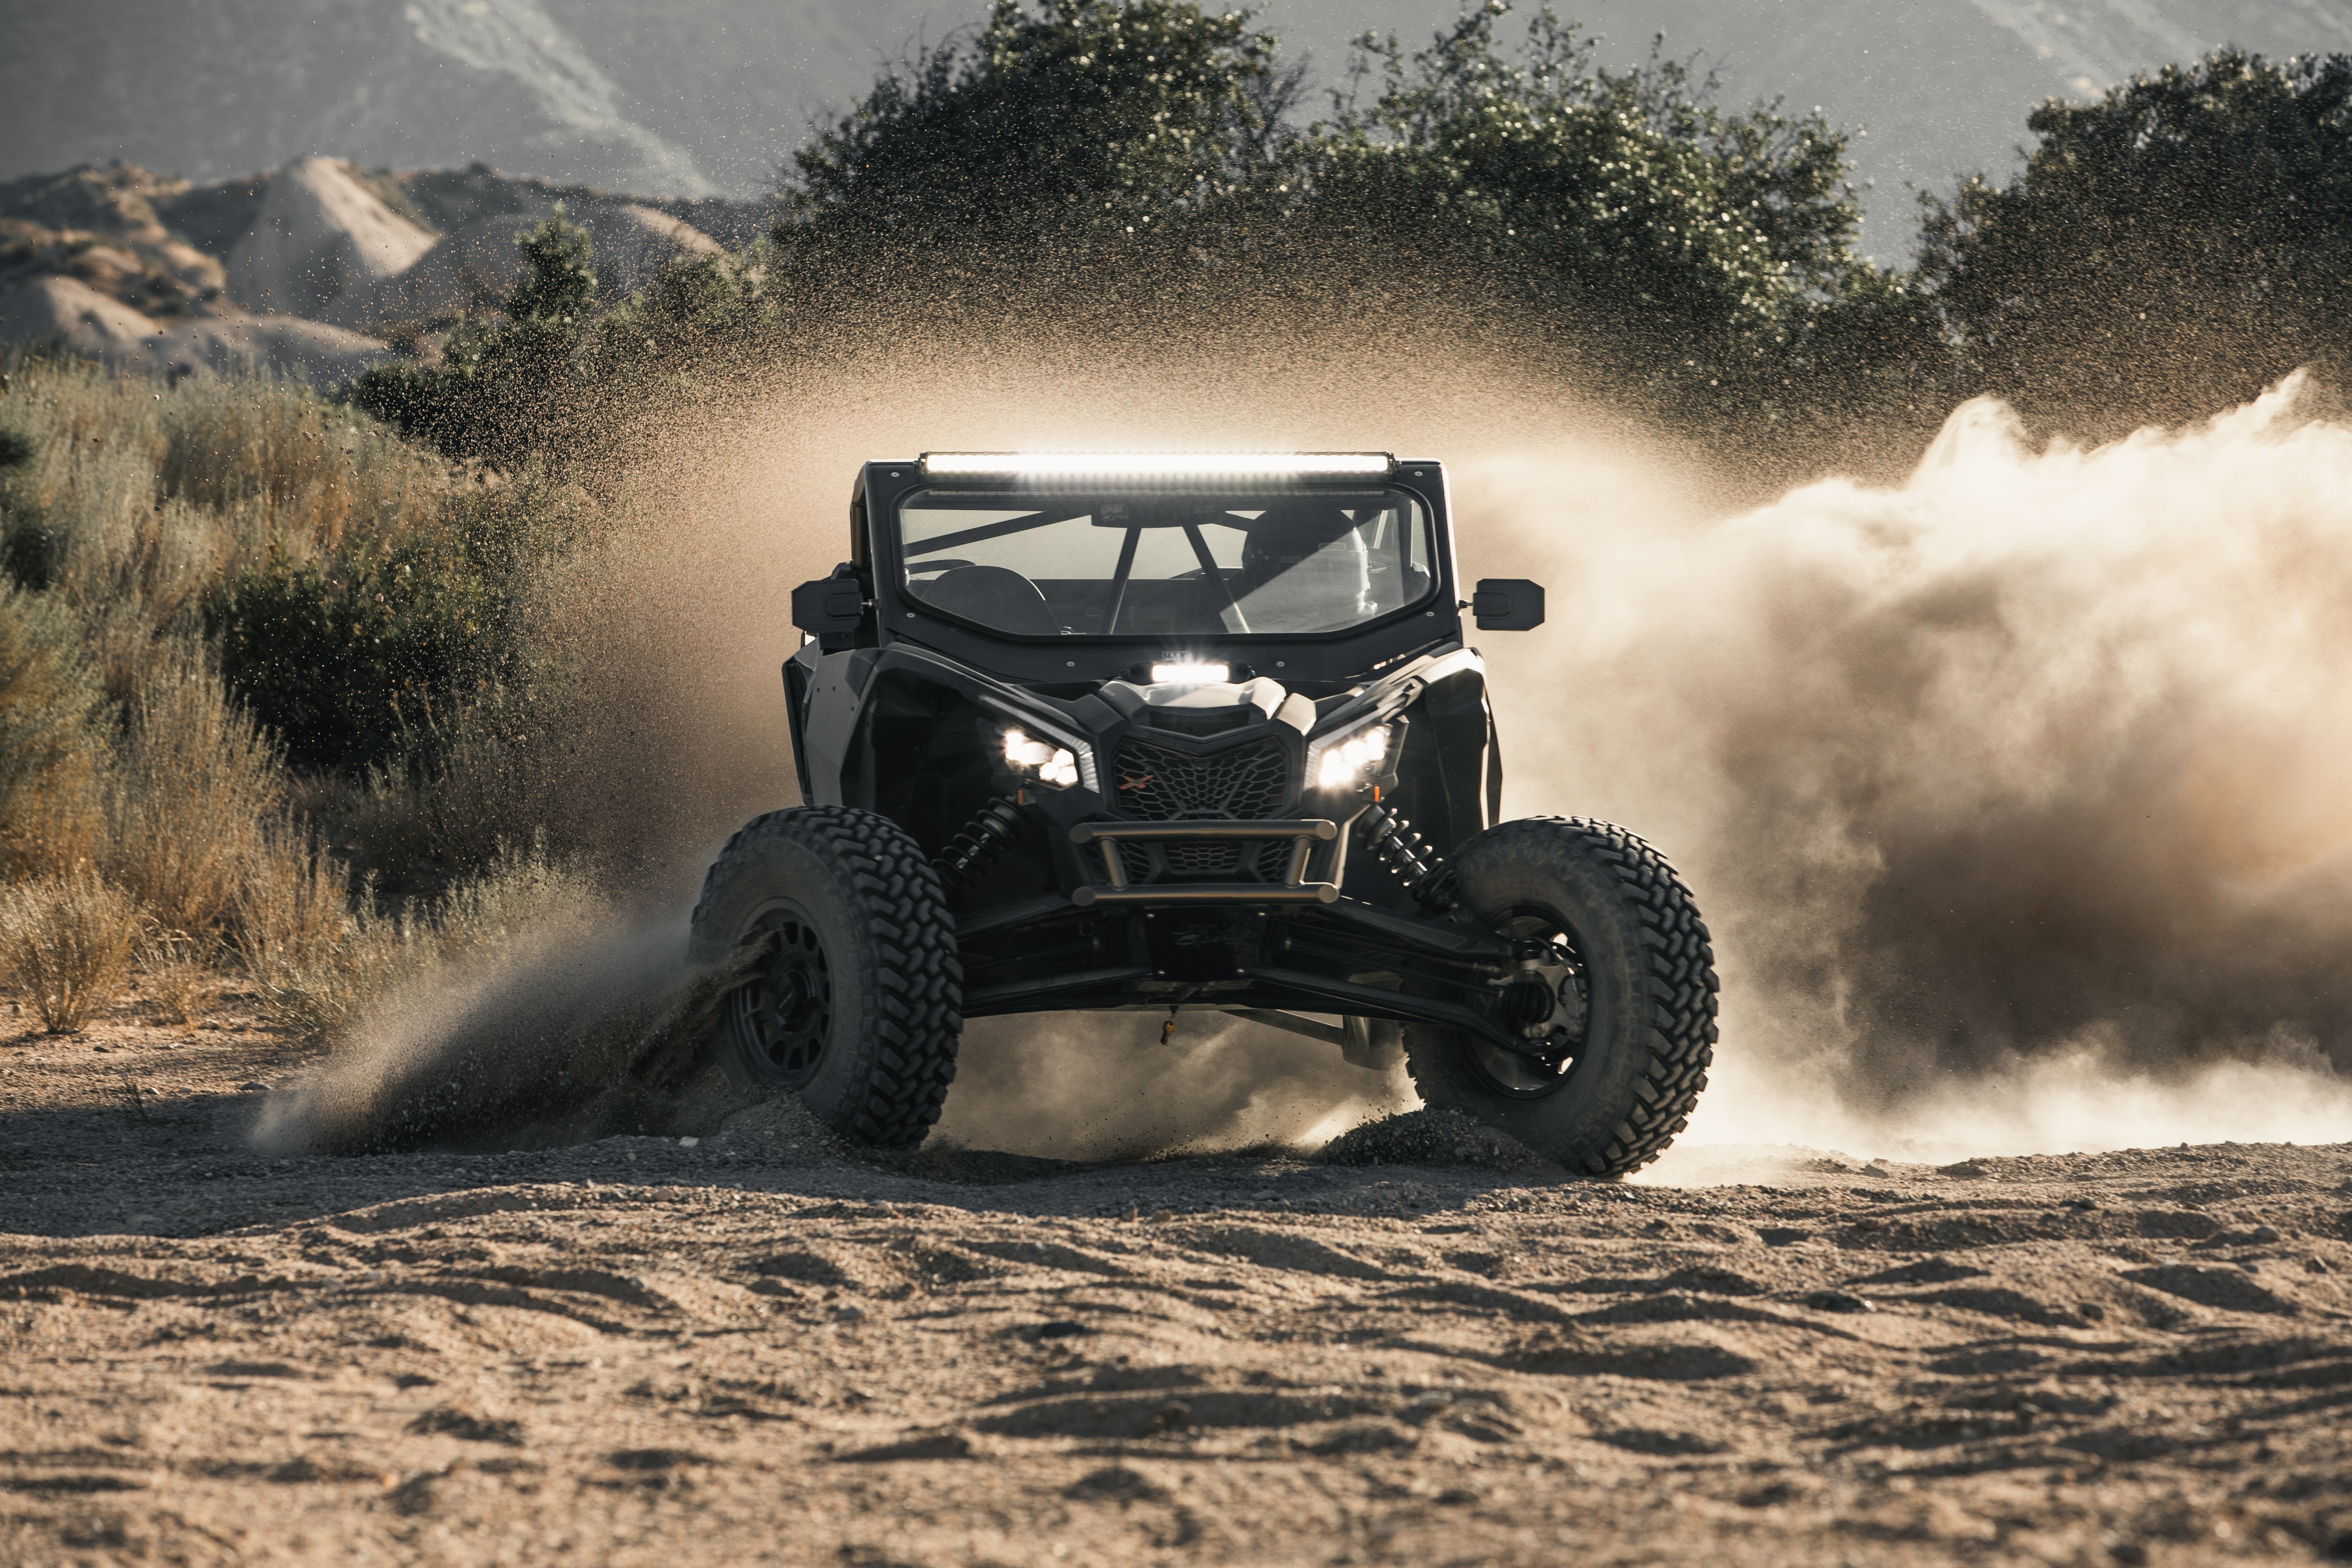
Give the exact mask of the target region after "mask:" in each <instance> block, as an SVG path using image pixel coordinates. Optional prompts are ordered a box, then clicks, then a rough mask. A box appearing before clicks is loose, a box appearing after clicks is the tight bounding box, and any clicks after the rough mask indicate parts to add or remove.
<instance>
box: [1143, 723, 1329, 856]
mask: <svg viewBox="0 0 2352 1568" xmlns="http://www.w3.org/2000/svg"><path fill="white" fill-rule="evenodd" d="M1210 711H1214V710H1210ZM1251 711H1252V712H1255V709H1253V710H1251ZM1113 760H1114V762H1115V763H1116V766H1117V769H1118V804H1119V809H1120V810H1121V811H1123V812H1125V813H1126V814H1127V815H1128V816H1131V817H1136V818H1139V819H1140V820H1141V821H1144V822H1199V821H1203V820H1216V819H1218V818H1225V819H1231V820H1244V821H1255V820H1261V819H1264V818H1265V817H1270V816H1275V815H1276V814H1277V813H1278V812H1279V811H1280V810H1281V809H1282V803H1283V802H1284V801H1285V800H1286V799H1287V798H1288V796H1289V795H1290V755H1289V753H1288V752H1286V751H1285V750H1284V749H1283V746H1282V742H1279V741H1277V740H1275V739H1273V738H1271V737H1268V738H1267V739H1265V740H1263V741H1256V742H1250V743H1248V744H1245V745H1241V746H1236V747H1234V749H1233V750H1232V751H1229V752H1219V753H1218V754H1217V755H1215V756H1212V757H1196V756H1193V755H1192V754H1191V753H1189V752H1179V751H1173V750H1171V749H1170V748H1168V747H1166V746H1156V745H1153V744H1152V743H1151V742H1149V741H1145V740H1141V739H1139V738H1137V737H1135V736H1129V738H1128V739H1126V740H1125V741H1122V742H1119V747H1118V752H1117V754H1116V756H1115V757H1114V759H1113ZM1245 856H1246V857H1247V860H1246V862H1245V861H1244V857H1245ZM1289 857H1290V846H1289V845H1288V844H1287V843H1276V844H1270V845H1267V846H1265V847H1263V848H1259V847H1257V846H1255V845H1245V844H1244V843H1243V842H1241V841H1239V840H1232V841H1227V842H1224V843H1219V842H1217V841H1216V840H1214V839H1211V840H1207V841H1205V842H1193V843H1186V844H1162V845H1158V846H1155V847H1153V848H1151V849H1147V848H1146V847H1144V846H1142V845H1140V844H1128V845H1123V846H1121V847H1120V858H1122V859H1123V860H1124V861H1125V862H1126V865H1127V874H1128V879H1129V880H1130V881H1135V882H1143V881H1149V880H1150V879H1151V878H1152V877H1153V875H1155V874H1156V869H1157V867H1159V866H1165V867H1166V868H1167V871H1168V873H1169V874H1170V875H1171V876H1180V877H1186V876H1189V877H1223V878H1232V877H1234V876H1235V875H1237V874H1240V873H1241V871H1242V869H1243V867H1244V864H1245V863H1246V864H1247V865H1250V866H1253V867H1255V868H1256V870H1257V875H1258V877H1259V878H1260V879H1261V880H1265V881H1274V882H1279V881H1281V880H1282V874H1283V871H1284V870H1285V869H1286V868H1287V867H1288V865H1289ZM1268 866H1272V867H1273V871H1272V873H1271V874H1270V875H1269V874H1268V872H1267V870H1266V868H1267V867H1268Z"/></svg>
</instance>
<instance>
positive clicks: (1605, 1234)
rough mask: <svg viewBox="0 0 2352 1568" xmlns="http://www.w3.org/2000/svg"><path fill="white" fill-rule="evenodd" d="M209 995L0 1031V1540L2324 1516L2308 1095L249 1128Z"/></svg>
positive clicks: (2324, 1422)
mask: <svg viewBox="0 0 2352 1568" xmlns="http://www.w3.org/2000/svg"><path fill="white" fill-rule="evenodd" d="M229 1022H230V1024H231V1027H229V1028H226V1029H211V1028H207V1029H196V1030H185V1029H162V1028H152V1027H143V1026H130V1025H127V1024H118V1025H115V1026H109V1027H107V1028H105V1029H103V1030H100V1032H98V1033H97V1034H96V1035H95V1036H94V1037H92V1038H89V1039H84V1040H80V1041H70V1042H65V1041H55V1040H48V1039H45V1038H42V1037H16V1038H14V1039H10V1040H7V1041H6V1042H5V1043H0V1232H5V1233H7V1234H5V1236H0V1346H5V1387H6V1395H7V1396H6V1398H5V1401H0V1562H5V1563H69V1562H89V1563H114V1562H141V1563H147V1562H155V1563H379V1562H382V1563H435V1564H442V1563H539V1562H554V1561H558V1560H562V1561H566V1562H574V1563H649V1564H659V1565H661V1568H682V1565H685V1564H701V1563H714V1564H715V1563H755V1562H778V1563H812V1564H814V1563H825V1564H835V1565H839V1564H860V1565H866V1568H879V1565H883V1564H922V1565H926V1568H928V1565H933V1564H938V1565H958V1568H961V1565H966V1564H986V1563H995V1564H1007V1565H1014V1564H1019V1565H1027V1564H1037V1565H1040V1568H1045V1565H1054V1564H1076V1563H1105V1564H1109V1563H1122V1564H1123V1563H1171V1564H1192V1563H1250V1564H1284V1563H1316V1564H1373V1563H1413V1564H1469V1563H1515V1564H1516V1563H1528V1564H1534V1563H1543V1564H1556V1563H1712V1564H1727V1565H1728V1564H1743V1563H1759V1564H1760V1563H1771V1564H1805V1565H1807V1568H1812V1565H1817V1564H1832V1563H1857V1564H1861V1563H1868V1564H1880V1563H1946V1562H1969V1563H2021V1562H2023V1563H2032V1562H2050V1563H2096V1564H2105V1563H2124V1564H2137V1563H2215V1562H2221V1561H2236V1560H2239V1559H2241V1558H2243V1559H2247V1560H2263V1561H2285V1562H2310V1561H2315V1560H2318V1561H2326V1560H2327V1559H2329V1558H2330V1557H2331V1556H2333V1557H2335V1558H2338V1559H2342V1558H2347V1557H2352V1440H2347V1436H2346V1435H2345V1434H2346V1431H2347V1424H2348V1423H2347V1413H2352V1291H2347V1289H2346V1285H2345V1281H2346V1279H2347V1275H2352V1145H2340V1144H2339V1145H2334V1146H2329V1147H2325V1148H2296V1147H2252V1146H2221V1147H2207V1148H2187V1147H2183V1148H2179V1149H2172V1150H2162V1151H2135V1152H2124V1153H2113V1154H2104V1155H2096V1156H2074V1157H2063V1158H2046V1159H2004V1160H1990V1159H1988V1160H1983V1161H1978V1162H1971V1163H1967V1164H1963V1165H1960V1166H1956V1167H1947V1168H1945V1169H1942V1170H1930V1169H1927V1168H1924V1167H1918V1166H1903V1165H1886V1164H1871V1165H1866V1166H1860V1165H1857V1164H1856V1163H1853V1162H1849V1161H1844V1160H1842V1159H1835V1158H1829V1157H1824V1156H1818V1155H1811V1154H1807V1153H1804V1152H1790V1151H1779V1152H1748V1153H1747V1154H1745V1155H1742V1156H1739V1157H1738V1158H1736V1159H1735V1158H1733V1157H1731V1156H1727V1155H1708V1154H1705V1153H1700V1154H1695V1155H1685V1156H1679V1157H1677V1158H1676V1163H1675V1164H1674V1165H1670V1166H1669V1167H1668V1169H1667V1170H1666V1171H1665V1172H1664V1176H1665V1177H1668V1178H1673V1179H1677V1180H1683V1181H1689V1182H1694V1183H1696V1182H1700V1181H1706V1180H1711V1179H1714V1178H1717V1177H1727V1178H1737V1179H1738V1180H1739V1181H1742V1182H1744V1183H1745V1184H1723V1185H1698V1184H1693V1185H1685V1186H1675V1185H1669V1184H1664V1181H1663V1180H1662V1181H1660V1182H1658V1183H1654V1184H1615V1185H1601V1184H1559V1183H1555V1182H1554V1181H1552V1180H1550V1179H1549V1178H1548V1177H1546V1176H1545V1175H1544V1174H1542V1173H1527V1172H1519V1173H1513V1172H1510V1171H1507V1170H1498V1169H1496V1168H1494V1166H1493V1163H1492V1162H1490V1161H1486V1156H1485V1155H1484V1154H1483V1153H1481V1152H1479V1151H1478V1150H1475V1149H1473V1148H1471V1147H1470V1146H1469V1145H1467V1144H1455V1143H1452V1142H1448V1139H1447V1138H1445V1137H1441V1138H1439V1139H1438V1140H1437V1141H1436V1142H1437V1144H1438V1147H1437V1148H1436V1151H1435V1155H1434V1157H1436V1158H1438V1159H1441V1160H1444V1161H1448V1162H1452V1161H1455V1160H1458V1159H1460V1158H1461V1156H1460V1155H1457V1154H1456V1153H1455V1152H1454V1150H1455V1149H1456V1148H1459V1149H1462V1150H1464V1151H1466V1152H1467V1156H1468V1158H1469V1160H1470V1161H1471V1162H1473V1163H1439V1164H1420V1165H1400V1164H1396V1163H1382V1164H1381V1165H1377V1166H1337V1165H1330V1164H1322V1163H1312V1162H1309V1161H1307V1160H1304V1159H1298V1158H1291V1157H1281V1158H1258V1157H1221V1158H1208V1159H1194V1160H1174V1161H1167V1162H1162V1163H1153V1164H1148V1165H1129V1166H1119V1167H1108V1168H1085V1167H1077V1166H1062V1165H1054V1164H1049V1163H1045V1162H1026V1161H1017V1160H1012V1159H1007V1158H1003V1157H985V1156H979V1155H971V1154H953V1153H938V1154H933V1155H929V1156H926V1157H925V1158H923V1159H919V1160H917V1161H913V1162H901V1163H898V1164H897V1165H895V1166H877V1165H875V1164H871V1163H861V1162H856V1161H851V1160H845V1159H843V1158H841V1157H839V1156H838V1155H837V1154H836V1153H835V1152H830V1151H828V1150H827V1149H825V1148H824V1146H823V1143H822V1141H821V1140H819V1139H817V1138H815V1137H814V1136H812V1135H810V1132H809V1130H808V1129H807V1127H806V1126H805V1124H803V1123H802V1122H799V1121H796V1120H794V1119H793V1117H792V1116H790V1115H787V1114H783V1113H781V1112H766V1111H755V1112H751V1113H746V1114H743V1115H740V1116H739V1117H737V1118H736V1119H735V1120H734V1121H732V1122H731V1123H730V1124H729V1125H727V1126H726V1127H724V1128H719V1129H712V1130H710V1131H709V1135H706V1136H701V1137H698V1138H697V1139H696V1140H695V1141H694V1142H691V1143H690V1144H688V1143H682V1142H680V1141H679V1140H678V1139H677V1138H653V1137H635V1138H615V1139H608V1140H605V1141H603V1142H594V1143H590V1144H586V1145H583V1146H579V1147H574V1148H570V1149H562V1150H554V1151H549V1152H530V1153H517V1154H498V1155H473V1156H455V1155H425V1154H406V1155H388V1156H375V1157H367V1158H354V1159H341V1160H328V1159H298V1160H291V1161H286V1160H269V1159H264V1158H260V1157H257V1156H256V1155H254V1154H252V1153H251V1152H248V1150H247V1145H246V1143H245V1142H244V1140H243V1133H244V1130H245V1129H246V1128H247V1127H248V1126H250V1124H251V1122H252V1119H253V1116H254V1114H255V1112H256V1110H257V1108H258V1104H259V1102H260V1100H261V1099H262V1089H263V1087H264V1086H266V1085H268V1084H270V1083H274V1082H276V1081H278V1080H279V1079H282V1078H284V1077H285V1076H286V1075H287V1074H288V1073H289V1071H290V1070H292V1068H294V1067H295V1065H296V1061H295V1058H294V1057H293V1056H292V1055H291V1054H290V1053H289V1051H288V1049H287V1048H286V1047H282V1046H279V1045H278V1044H276V1043H274V1042H272V1041H271V1040H269V1039H268V1037H265V1036H262V1035H259V1034H257V1033H253V1032H251V1031H248V1030H245V1029H241V1028H239V1027H236V1020H234V1019H231V1020H229ZM1390 1152H1391V1155H1392V1156H1393V1155H1395V1154H1397V1153H1399V1152H1401V1151H1400V1149H1399V1147H1398V1146H1397V1145H1396V1144H1394V1143H1392V1144H1391V1146H1390ZM1480 1162H1484V1163H1480Z"/></svg>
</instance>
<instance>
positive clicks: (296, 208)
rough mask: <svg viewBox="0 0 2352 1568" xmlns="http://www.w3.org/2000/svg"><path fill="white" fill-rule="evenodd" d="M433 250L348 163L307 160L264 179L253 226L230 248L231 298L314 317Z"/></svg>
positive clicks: (362, 293) (428, 237)
mask: <svg viewBox="0 0 2352 1568" xmlns="http://www.w3.org/2000/svg"><path fill="white" fill-rule="evenodd" d="M432 248H433V237H432V236H431V235H429V234H427V233H425V231H424V230H423V229H421V228H419V227H417V226H416V225H415V224H413V223H411V222H409V221H408V220H407V219H406V218H404V217H402V216H400V215H399V214H398V213H395V212H394V211H393V210H392V208H391V207H389V206H387V205H384V202H383V198H381V197H379V196H378V195H376V194H375V193H374V192H373V191H371V190H370V189H368V187H367V186H366V185H365V184H362V182H361V181H360V180H359V178H358V177H357V176H356V175H355V174H353V173H352V168H351V165H350V164H348V163H342V162H341V161H340V160H338V159H333V158H305V159H302V160H301V161H300V162H299V163H293V164H291V165H289V167H288V168H287V169H286V170H284V171H283V172H282V173H280V174H277V175H274V176H273V177H272V178H271V179H270V181H269V186H268V193H267V194H266V195H264V196H263V198H262V203H261V212H260V215H259V216H258V218H257V221H256V222H255V224H254V226H253V230H252V232H251V233H249V234H247V236H246V237H244V238H243V239H241V240H239V241H237V243H236V248H235V249H233V250H232V251H230V252H229V258H228V291H229V297H230V298H231V299H232V300H236V302H237V303H238V304H240V305H243V306H245V307H246V308H247V309H248V310H269V311H274V312H276V313H278V314H279V315H288V316H318V315H320V314H321V313H322V312H323V311H325V310H327V308H328V307H330V306H331V305H333V304H334V303H336V302H337V301H340V300H347V299H352V298H354V297H357V298H365V297H367V296H368V295H370V294H371V293H372V292H373V289H374V288H375V286H376V285H377V284H378V283H380V282H382V281H383V279H387V278H392V277H394V276H397V275H398V274H399V273H401V272H404V271H405V270H407V268H409V267H411V266H412V265H414V264H415V261H416V259H417V258H419V257H421V256H423V255H424V254H425V252H426V251H428V250H430V249H432Z"/></svg>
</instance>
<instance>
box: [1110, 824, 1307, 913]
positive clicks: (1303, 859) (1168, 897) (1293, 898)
mask: <svg viewBox="0 0 2352 1568" xmlns="http://www.w3.org/2000/svg"><path fill="white" fill-rule="evenodd" d="M1337 837H1339V825H1338V824H1337V823H1334V822H1331V821H1329V820H1328V819H1326V818H1322V817H1300V818H1293V819H1286V820H1277V821H1268V822H1081V823H1079V824H1078V825H1077V826H1075V827H1073V828H1071V829H1070V842H1071V843H1073V844H1078V845H1086V844H1099V845H1101V846H1102V857H1103V873H1104V875H1105V877H1106V878H1107V879H1108V881H1109V884H1110V885H1109V886H1108V887H1103V886H1100V885H1089V886H1087V887H1084V888H1076V889H1072V890H1071V893H1070V902H1072V903H1074V904H1076V905H1077V906H1078V907H1079V908H1080V909H1082V910H1083V909H1099V908H1104V907H1107V906H1110V905H1115V904H1336V903H1338V902H1339V885H1338V884H1337V883H1334V882H1309V881H1307V879H1306V877H1307V858H1308V857H1309V856H1311V855H1312V854H1313V853H1314V849H1315V846H1316V845H1318V844H1328V843H1330V842H1331V841H1332V840H1333V839H1335V838H1337ZM1281 838H1287V839H1289V840H1290V841H1291V850H1290V867H1289V869H1288V870H1287V871H1286V873H1285V874H1284V877H1283V879H1282V881H1281V882H1280V883H1279V884H1276V883H1270V882H1154V883H1152V884H1151V885H1150V886H1149V887H1142V888H1137V887H1130V886H1129V885H1128V880H1127V866H1126V864H1125V862H1124V861H1123V860H1122V859H1121V858H1120V857H1119V853H1118V847H1119V846H1120V845H1121V844H1123V843H1161V844H1171V843H1178V844H1181V843H1187V842H1192V843H1197V842H1201V841H1203V840H1216V841H1218V842H1223V843H1230V842H1233V841H1234V840H1236V839H1244V840H1247V839H1281Z"/></svg>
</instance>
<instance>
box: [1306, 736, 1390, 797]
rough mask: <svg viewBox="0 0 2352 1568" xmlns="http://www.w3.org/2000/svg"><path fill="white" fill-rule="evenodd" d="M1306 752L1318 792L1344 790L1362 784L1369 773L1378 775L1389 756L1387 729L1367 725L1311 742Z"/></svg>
mask: <svg viewBox="0 0 2352 1568" xmlns="http://www.w3.org/2000/svg"><path fill="white" fill-rule="evenodd" d="M1308 750H1309V751H1310V752H1312V753H1313V756H1312V757H1311V758H1310V763H1311V768H1310V771H1311V772H1312V773H1313V774H1314V777H1315V787H1316V788H1318V789H1346V788H1347V787H1348V786H1349V785H1350V784H1361V783H1362V782H1363V781H1364V779H1365V777H1366V776H1367V775H1368V774H1371V773H1378V772H1380V766H1381V762H1382V761H1383V760H1385V759H1386V758H1387V756H1388V754H1389V727H1388V726H1387V725H1386V724H1369V725H1366V726H1365V727H1364V728H1362V729H1360V730H1357V731H1353V732H1351V733H1348V734H1341V735H1332V736H1328V737H1327V738H1325V739H1323V740H1321V741H1318V742H1314V743H1313V744H1312V745H1311V746H1310V747H1309V748H1308Z"/></svg>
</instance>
